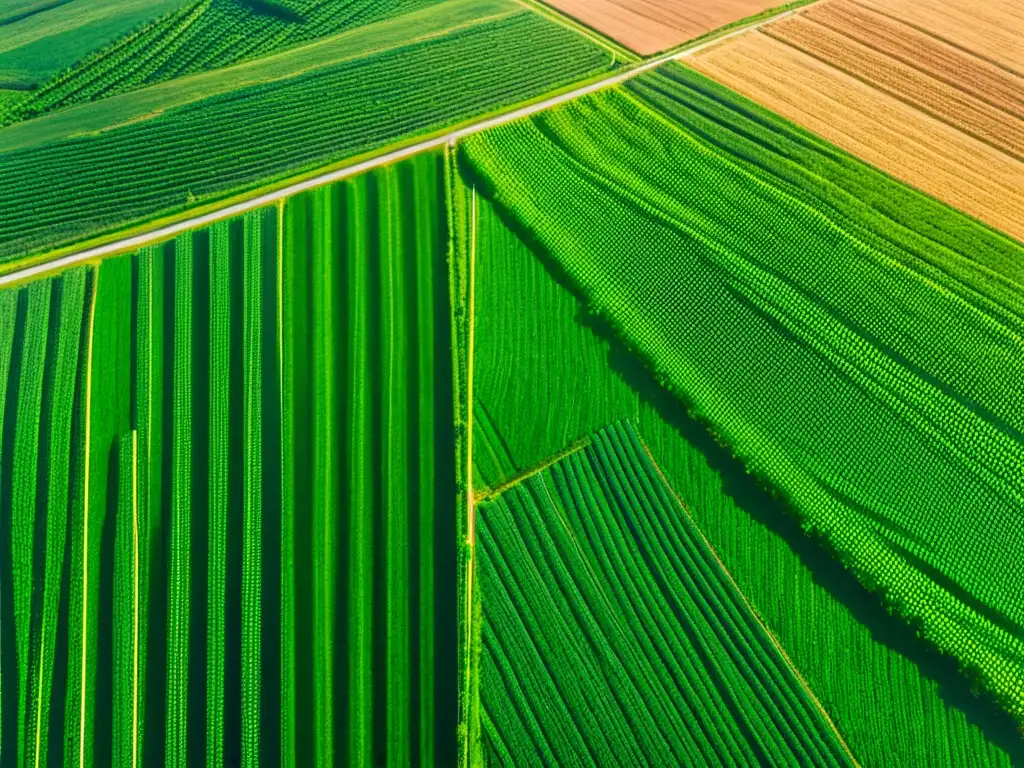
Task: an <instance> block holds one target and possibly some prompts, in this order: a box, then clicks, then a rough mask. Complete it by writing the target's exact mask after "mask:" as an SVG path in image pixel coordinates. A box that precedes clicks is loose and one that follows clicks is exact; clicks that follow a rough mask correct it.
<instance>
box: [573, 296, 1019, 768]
mask: <svg viewBox="0 0 1024 768" xmlns="http://www.w3.org/2000/svg"><path fill="white" fill-rule="evenodd" d="M563 284H564V283H563ZM579 322H580V323H581V324H582V325H584V326H585V327H588V328H590V329H591V330H593V331H594V332H595V333H597V334H598V335H599V336H601V337H602V338H603V339H606V340H607V341H609V342H610V344H611V350H610V352H609V365H610V366H611V368H612V369H613V370H614V371H615V373H616V374H617V375H619V376H620V377H621V378H622V379H623V380H624V381H625V382H626V383H627V384H629V386H630V387H631V388H632V389H634V390H635V391H636V392H637V393H639V395H640V397H641V398H642V400H644V401H646V402H647V403H648V404H650V405H652V406H653V407H654V408H655V409H656V410H657V412H658V414H659V415H660V416H661V418H662V419H664V420H665V421H666V422H667V423H669V424H671V425H672V426H673V427H674V428H675V429H676V430H677V431H678V432H679V434H680V436H681V437H682V438H683V439H684V440H686V441H687V442H689V443H690V444H691V445H693V446H695V447H696V448H697V449H698V450H700V452H701V454H702V455H703V456H704V458H705V459H706V460H707V462H708V465H709V466H710V467H711V468H712V469H714V470H715V472H717V473H718V474H719V476H720V477H721V478H722V487H723V489H724V490H725V492H726V494H728V496H729V497H730V498H732V499H733V501H734V502H735V503H736V505H737V506H738V507H740V508H741V509H742V510H743V511H744V512H746V513H747V514H749V515H750V516H751V517H753V518H754V519H755V520H757V521H758V522H759V523H761V524H762V525H764V526H765V527H766V528H768V529H769V530H771V531H772V532H773V533H775V534H777V535H778V536H780V537H782V538H783V539H784V540H785V541H786V543H787V544H788V545H789V548H790V549H791V550H792V551H793V552H795V553H796V554H797V555H798V556H799V558H800V560H801V562H802V563H803V564H804V565H806V566H807V568H808V569H809V570H810V571H811V574H812V576H813V578H814V581H815V583H817V584H818V585H819V586H822V587H824V588H825V589H826V590H828V592H829V594H831V595H832V596H833V597H834V598H835V599H836V600H838V601H839V602H841V603H842V604H843V605H844V606H846V608H847V609H848V610H849V611H850V613H852V614H853V616H854V618H855V619H856V620H857V621H858V622H859V623H860V624H863V625H864V626H866V627H867V628H868V629H869V630H870V632H871V637H872V638H873V639H874V640H875V641H876V642H879V643H881V644H883V645H885V646H886V647H888V648H890V649H891V650H894V651H896V652H897V653H899V654H901V655H902V656H904V657H906V658H907V659H909V660H910V661H911V662H913V663H914V664H915V665H917V667H918V669H920V671H921V673H922V674H923V675H924V676H925V677H927V678H929V679H931V680H933V681H935V682H936V683H938V685H939V694H940V696H941V697H942V700H943V701H944V702H945V703H946V704H947V705H948V706H950V707H953V708H955V709H959V710H960V711H962V712H963V713H964V715H965V716H966V718H967V721H968V722H970V723H972V724H974V725H976V726H977V727H978V728H979V729H981V731H982V732H983V733H984V734H985V736H986V738H988V739H989V740H990V741H992V742H993V743H994V744H996V745H997V746H998V747H999V748H1000V749H1002V750H1004V751H1005V752H1006V753H1007V754H1009V755H1010V757H1011V759H1012V761H1013V764H1014V765H1018V764H1020V765H1024V739H1022V738H1021V734H1020V732H1019V731H1018V729H1017V725H1016V723H1015V722H1014V720H1013V718H1012V717H1010V715H1008V714H1007V713H1006V712H1005V711H1004V710H1003V709H1002V708H1001V707H999V705H998V704H996V702H995V701H994V700H992V699H991V698H990V697H988V696H987V695H979V694H978V693H976V692H975V691H974V690H973V685H972V683H971V680H970V679H969V678H968V677H967V676H965V675H963V674H961V673H960V671H959V668H958V665H957V662H956V660H955V659H953V658H952V657H950V656H946V655H944V654H941V653H939V652H938V651H937V650H936V649H935V648H934V647H933V646H932V645H931V644H930V643H928V642H927V641H925V640H923V639H922V638H920V637H918V636H917V634H916V632H915V628H914V627H913V626H912V625H911V624H908V623H906V622H904V621H903V620H901V619H899V618H897V617H895V616H893V615H891V614H889V613H888V611H887V610H886V609H885V606H884V605H883V603H882V601H881V599H880V598H879V597H878V596H877V595H874V594H872V593H871V592H869V591H868V590H867V589H865V588H864V587H863V586H862V585H861V584H860V582H858V581H857V579H856V577H855V576H854V575H853V574H852V573H851V572H850V571H848V570H847V569H846V568H845V567H844V566H843V564H842V563H841V562H840V561H839V560H838V559H837V558H836V557H834V556H833V555H832V554H831V552H830V551H829V549H828V548H827V546H826V545H824V544H823V543H822V542H820V541H819V540H817V539H816V538H815V537H812V536H810V535H808V534H807V533H805V532H804V530H803V529H802V528H801V527H800V524H799V522H798V521H797V518H796V516H795V514H794V513H793V511H792V510H791V509H789V508H788V506H787V505H786V504H785V503H784V502H783V501H781V500H780V499H777V498H775V497H774V496H772V495H771V494H770V493H769V492H768V491H767V490H765V489H764V488H763V487H761V486H760V485H759V483H758V482H757V480H755V479H754V478H753V477H751V476H750V475H749V474H747V471H746V469H745V467H744V465H743V463H742V462H740V461H739V460H738V459H736V458H734V457H733V456H732V455H731V454H730V452H729V451H728V449H727V448H724V447H722V446H721V445H719V444H718V443H717V442H716V441H715V439H714V437H713V436H712V435H711V433H710V432H709V431H708V429H707V427H705V426H704V425H703V424H701V423H700V422H698V421H697V420H695V419H694V418H693V417H691V416H690V415H689V414H688V413H687V412H686V408H685V407H684V405H683V404H682V402H680V401H679V400H677V399H676V398H674V397H673V396H672V395H671V394H669V393H668V392H666V391H665V390H664V389H663V388H662V387H660V386H659V385H658V383H657V382H656V381H655V380H654V378H653V377H652V376H651V374H650V373H649V372H648V371H647V369H646V368H645V366H644V365H643V363H642V362H641V361H640V360H639V358H637V356H636V355H635V354H633V353H631V352H630V351H629V350H627V349H626V347H625V346H624V345H623V344H621V342H619V341H618V340H617V339H616V338H615V337H614V336H612V335H611V331H610V330H609V328H608V326H607V325H606V324H605V323H604V321H603V320H601V319H600V318H597V317H595V316H593V315H588V314H585V313H583V312H581V316H580V318H579Z"/></svg>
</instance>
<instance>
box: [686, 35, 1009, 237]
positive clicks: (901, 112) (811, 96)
mask: <svg viewBox="0 0 1024 768" xmlns="http://www.w3.org/2000/svg"><path fill="white" fill-rule="evenodd" d="M690 62H691V64H692V66H694V67H695V68H696V69H699V70H700V71H702V72H704V73H705V74H707V75H708V76H710V77H712V78H714V79H716V80H718V81H720V82H721V83H723V84H725V85H727V86H728V87H730V88H732V89H734V90H736V91H738V92H739V93H742V94H743V95H745V96H747V97H749V98H751V99H753V100H755V101H757V102H760V103H761V104H763V105H764V106H766V107H767V108H768V109H771V110H773V111H774V112H777V113H778V114H780V115H782V116H784V117H786V118H788V119H790V120H792V121H793V122H795V123H799V124H800V125H802V126H804V127H805V128H807V129H809V130H811V131H813V132H814V133H817V134H818V135H820V136H823V137H824V138H826V139H828V140H829V141H831V142H833V143H835V144H837V145H839V146H840V147H842V148H843V149H845V150H847V151H849V152H851V153H853V154H855V155H858V156H859V157H861V158H863V159H864V160H866V161H867V162H869V163H871V164H872V165H875V166H876V167H878V168H881V169H882V170H883V171H886V172H887V173H889V174H891V175H893V176H895V177H897V178H899V179H902V180H903V181H905V182H907V183H908V184H910V185H912V186H914V187H917V188H918V189H920V190H922V191H924V192H926V193H928V194H930V195H933V196H934V197H937V198H938V199H940V200H944V201H945V202H947V203H949V204H951V205H953V206H956V207H957V208H960V209H962V210H964V211H966V212H967V213H970V214H971V215H973V216H976V217H977V218H979V219H981V220H982V221H985V222H987V223H988V224H990V225H992V226H994V227H997V228H999V229H1002V230H1004V231H1005V232H1008V233H1009V234H1011V235H1012V236H1014V237H1016V238H1018V239H1022V240H1024V163H1021V162H1019V161H1017V160H1014V159H1013V158H1010V157H1008V156H1007V155H1006V154H1004V153H1002V152H1000V151H998V150H996V149H994V148H992V147H990V146H988V145H987V144H984V143H983V142H981V141H978V140H977V139H974V138H972V137H970V136H967V135H966V134H964V133H962V132H961V131H959V130H957V129H956V128H953V127H952V126H950V125H948V124H946V123H943V122H941V121H939V120H937V119H935V118H933V117H930V116H928V115H926V114H924V113H922V112H920V111H918V110H917V109H915V108H913V107H911V106H909V105H907V104H905V103H903V102H902V101H900V100H898V99H896V98H894V97H892V96H889V95H887V94H885V93H882V92H881V91H879V90H877V89H875V88H872V87H871V86H869V85H866V84H865V83H863V82H861V81H860V80H857V79H856V78H854V77H851V76H850V75H847V74H845V73H843V72H840V71H839V70H838V69H836V68H835V67H832V66H829V65H828V64H825V63H823V62H821V61H819V60H818V59H815V58H814V57H812V56H809V55H807V54H806V53H803V52H801V51H798V50H796V49H794V48H792V47H790V46H788V45H785V44H784V43H781V42H779V41H778V40H774V39H772V38H770V37H768V36H767V35H765V34H763V33H760V32H754V33H749V34H746V35H742V36H740V37H737V38H734V39H733V40H731V41H730V42H729V43H727V44H725V45H721V46H717V47H714V48H710V49H708V50H707V51H705V52H703V53H701V54H699V55H698V56H696V57H694V58H693V59H691V60H690Z"/></svg>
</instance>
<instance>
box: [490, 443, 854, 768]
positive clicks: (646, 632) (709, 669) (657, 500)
mask: <svg viewBox="0 0 1024 768" xmlns="http://www.w3.org/2000/svg"><path fill="white" fill-rule="evenodd" d="M477 516H478V520H479V525H480V533H479V538H478V545H477V546H478V548H479V558H480V560H479V565H478V568H479V574H480V590H481V602H482V604H483V612H484V624H483V637H482V651H481V652H482V654H483V658H482V662H481V675H482V679H481V697H482V711H483V723H484V726H483V734H484V740H485V744H486V747H487V749H488V751H489V752H490V753H491V755H492V757H493V758H494V759H495V763H496V764H500V765H550V764H563V765H564V764H569V763H579V764H587V765H612V764H615V765H653V764H661V763H664V762H666V761H667V762H672V763H678V764H680V765H716V764H721V765H738V764H743V765H747V764H777V765H781V764H787V763H791V762H792V763H800V762H806V763H807V764H811V765H851V764H852V759H851V755H850V754H849V752H848V751H847V750H846V748H845V745H844V744H843V743H842V741H841V740H840V739H839V737H838V735H837V734H836V732H835V731H834V729H833V728H832V726H831V724H830V723H829V722H828V721H827V719H826V718H825V717H824V716H823V714H822V712H821V710H820V709H819V707H818V706H817V704H816V702H815V701H814V699H813V698H812V697H811V695H810V693H809V692H808V691H807V689H806V688H805V687H804V686H803V684H802V682H801V681H800V679H799V678H798V676H797V674H796V673H795V672H794V670H793V669H792V667H791V666H790V665H789V663H788V661H787V660H786V659H785V658H784V657H783V655H782V654H781V653H780V651H779V649H778V647H777V646H776V645H775V643H774V641H773V640H772V638H771V636H770V635H769V634H768V633H767V632H766V631H765V629H764V627H763V626H762V625H761V624H760V623H759V622H758V621H757V619H756V618H755V617H754V615H753V613H751V611H750V608H749V606H748V605H747V603H746V602H745V601H744V599H743V597H742V596H741V595H740V593H739V592H738V591H737V589H736V587H735V584H734V583H733V582H732V580H731V579H730V578H729V576H728V574H727V573H726V572H725V571H724V570H723V569H722V566H721V564H720V563H719V562H718V560H717V558H716V557H715V555H714V553H713V552H712V551H711V550H710V549H709V548H708V546H707V543H706V542H705V540H704V539H703V537H702V536H701V535H700V533H699V531H698V530H697V529H696V527H695V526H694V525H693V523H692V521H691V520H690V519H689V517H688V515H687V513H686V511H685V510H684V509H683V508H682V506H681V505H680V504H679V503H678V501H677V500H676V498H675V497H674V496H673V495H672V492H671V490H670V489H669V488H668V487H667V486H666V484H665V482H664V479H663V478H662V476H661V475H660V473H659V472H658V470H657V468H656V467H655V466H654V464H653V463H652V461H651V459H650V457H649V456H648V454H647V453H646V449H645V448H644V447H643V445H642V444H641V443H640V441H639V439H638V437H637V435H636V432H635V430H634V429H633V428H632V427H631V426H629V425H619V426H613V427H609V428H608V429H606V430H603V431H602V432H600V433H598V434H596V435H594V436H593V438H592V442H591V443H590V444H589V445H588V446H586V447H585V448H583V449H582V450H580V451H578V452H576V453H573V454H570V455H569V456H567V457H565V458H563V459H562V460H560V461H559V462H558V463H556V464H554V465H552V466H550V467H549V468H547V469H545V470H544V471H543V472H541V473H539V474H536V475H533V476H531V477H529V478H527V479H526V480H524V481H523V482H522V483H521V484H519V485H516V486H513V487H512V488H510V489H508V490H505V491H504V492H503V493H502V494H501V495H500V496H498V497H496V498H495V499H493V500H488V501H486V502H483V503H481V504H480V505H479V507H478V510H477Z"/></svg>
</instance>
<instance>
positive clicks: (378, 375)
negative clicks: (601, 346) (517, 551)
mask: <svg viewBox="0 0 1024 768" xmlns="http://www.w3.org/2000/svg"><path fill="white" fill-rule="evenodd" d="M444 200H445V195H444V170H443V163H442V162H441V158H440V157H439V156H438V155H428V156H421V157H418V158H417V159H415V160H413V161H410V162H409V163H406V164H404V165H401V166H398V167H393V168H388V169H386V170H382V171H380V172H377V173H374V174H371V175H369V176H364V177H360V178H359V179H357V180H354V181H351V182H347V183H344V184H341V185H337V186H334V187H328V188H324V189H319V190H317V191H315V192H310V193H306V194H304V195H302V196H300V197H297V198H293V199H291V200H289V201H288V202H287V203H286V204H283V205H282V206H280V207H273V208H270V209H264V210H260V211H256V212H253V213H250V214H247V215H245V216H244V217H242V218H239V219H234V220H230V221H227V222H222V223H218V224H214V225H212V226H211V227H210V228H208V229H205V230H199V231H195V232H191V233H188V234H185V235H182V236H179V237H178V238H177V239H176V240H174V241H173V242H170V243H166V244H164V245H159V246H154V247H151V248H148V249H145V250H144V251H141V252H139V253H137V254H133V255H128V256H123V257H118V258H114V259H110V260H106V261H103V262H102V263H100V264H99V265H94V266H90V267H86V268H81V269H78V270H75V271H70V272H66V273H64V274H62V275H60V276H59V277H56V278H49V279H46V280H42V281H37V282H34V283H31V284H29V285H28V286H26V287H24V288H20V289H12V290H7V291H4V292H0V417H6V418H5V420H4V421H3V423H0V470H2V471H0V500H2V502H0V520H2V525H0V531H2V536H3V538H2V539H0V552H3V553H4V554H3V556H2V557H0V583H2V584H3V585H4V606H3V607H4V612H3V614H2V615H0V643H2V644H3V653H2V654H0V683H2V687H0V706H2V708H3V727H2V728H0V750H2V752H3V759H4V762H5V764H6V762H7V761H8V760H10V761H11V763H12V764H27V765H32V764H37V763H38V764H40V765H44V764H50V763H56V764H75V765H79V764H82V765H119V766H124V765H132V764H140V765H155V764H167V765H175V766H179V765H196V764H203V763H207V764H214V765H222V764H234V765H257V764H284V765H312V764H324V765H329V764H332V763H335V764H339V765H376V764H379V763H381V762H382V761H387V762H388V763H389V764H394V765H418V764H443V765H450V764H453V763H454V761H455V754H456V725H457V721H456V718H457V707H458V702H457V691H456V681H457V663H458V662H457V639H456V633H457V631H458V630H457V617H456V611H457V607H456V604H455V601H454V599H448V598H446V599H438V596H439V595H451V596H454V594H455V593H456V590H457V585H456V578H457V576H456V547H457V544H456V521H455V493H456V492H455V472H454V464H453V460H452V458H451V456H450V454H451V452H450V448H449V447H448V445H447V443H446V441H447V440H448V439H449V434H450V429H451V424H452V422H453V413H452V401H451V395H450V391H451V384H450V383H449V382H450V381H451V352H450V339H451V337H450V330H449V329H450V325H449V323H450V313H449V304H448V300H447V291H448V266H447V260H446V259H447V237H446V236H447V225H446V217H445V213H444ZM8 596H10V601H11V602H10V603H8Z"/></svg>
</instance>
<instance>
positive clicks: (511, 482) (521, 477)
mask: <svg viewBox="0 0 1024 768" xmlns="http://www.w3.org/2000/svg"><path fill="white" fill-rule="evenodd" d="M590 443H591V440H590V437H589V436H587V437H584V438H581V439H579V440H577V441H576V442H574V443H572V444H570V445H569V447H568V448H564V449H562V450H561V451H559V452H558V453H556V454H554V455H553V456H549V457H548V458H546V459H544V460H543V461H542V462H540V463H539V464H535V465H534V466H532V467H530V468H529V469H524V470H523V471H522V472H520V473H518V474H516V475H513V476H512V477H510V478H509V479H508V480H506V481H505V482H503V483H500V484H498V485H496V486H494V487H493V488H488V489H487V490H485V491H484V492H483V493H481V494H480V495H479V496H477V497H476V500H477V501H490V500H491V499H494V498H496V497H498V496H500V495H501V494H503V493H504V492H505V491H507V490H508V489H509V488H515V487H516V486H517V485H520V484H522V483H524V482H525V481H527V480H529V479H530V478H531V477H533V476H534V475H539V474H540V473H541V472H543V471H544V470H545V469H548V468H549V467H552V466H554V465H555V464H557V463H558V462H560V461H561V460H562V459H564V458H566V457H567V456H572V455H573V454H574V453H579V452H580V451H582V450H583V449H584V448H586V447H587V446H589V445H590Z"/></svg>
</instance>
